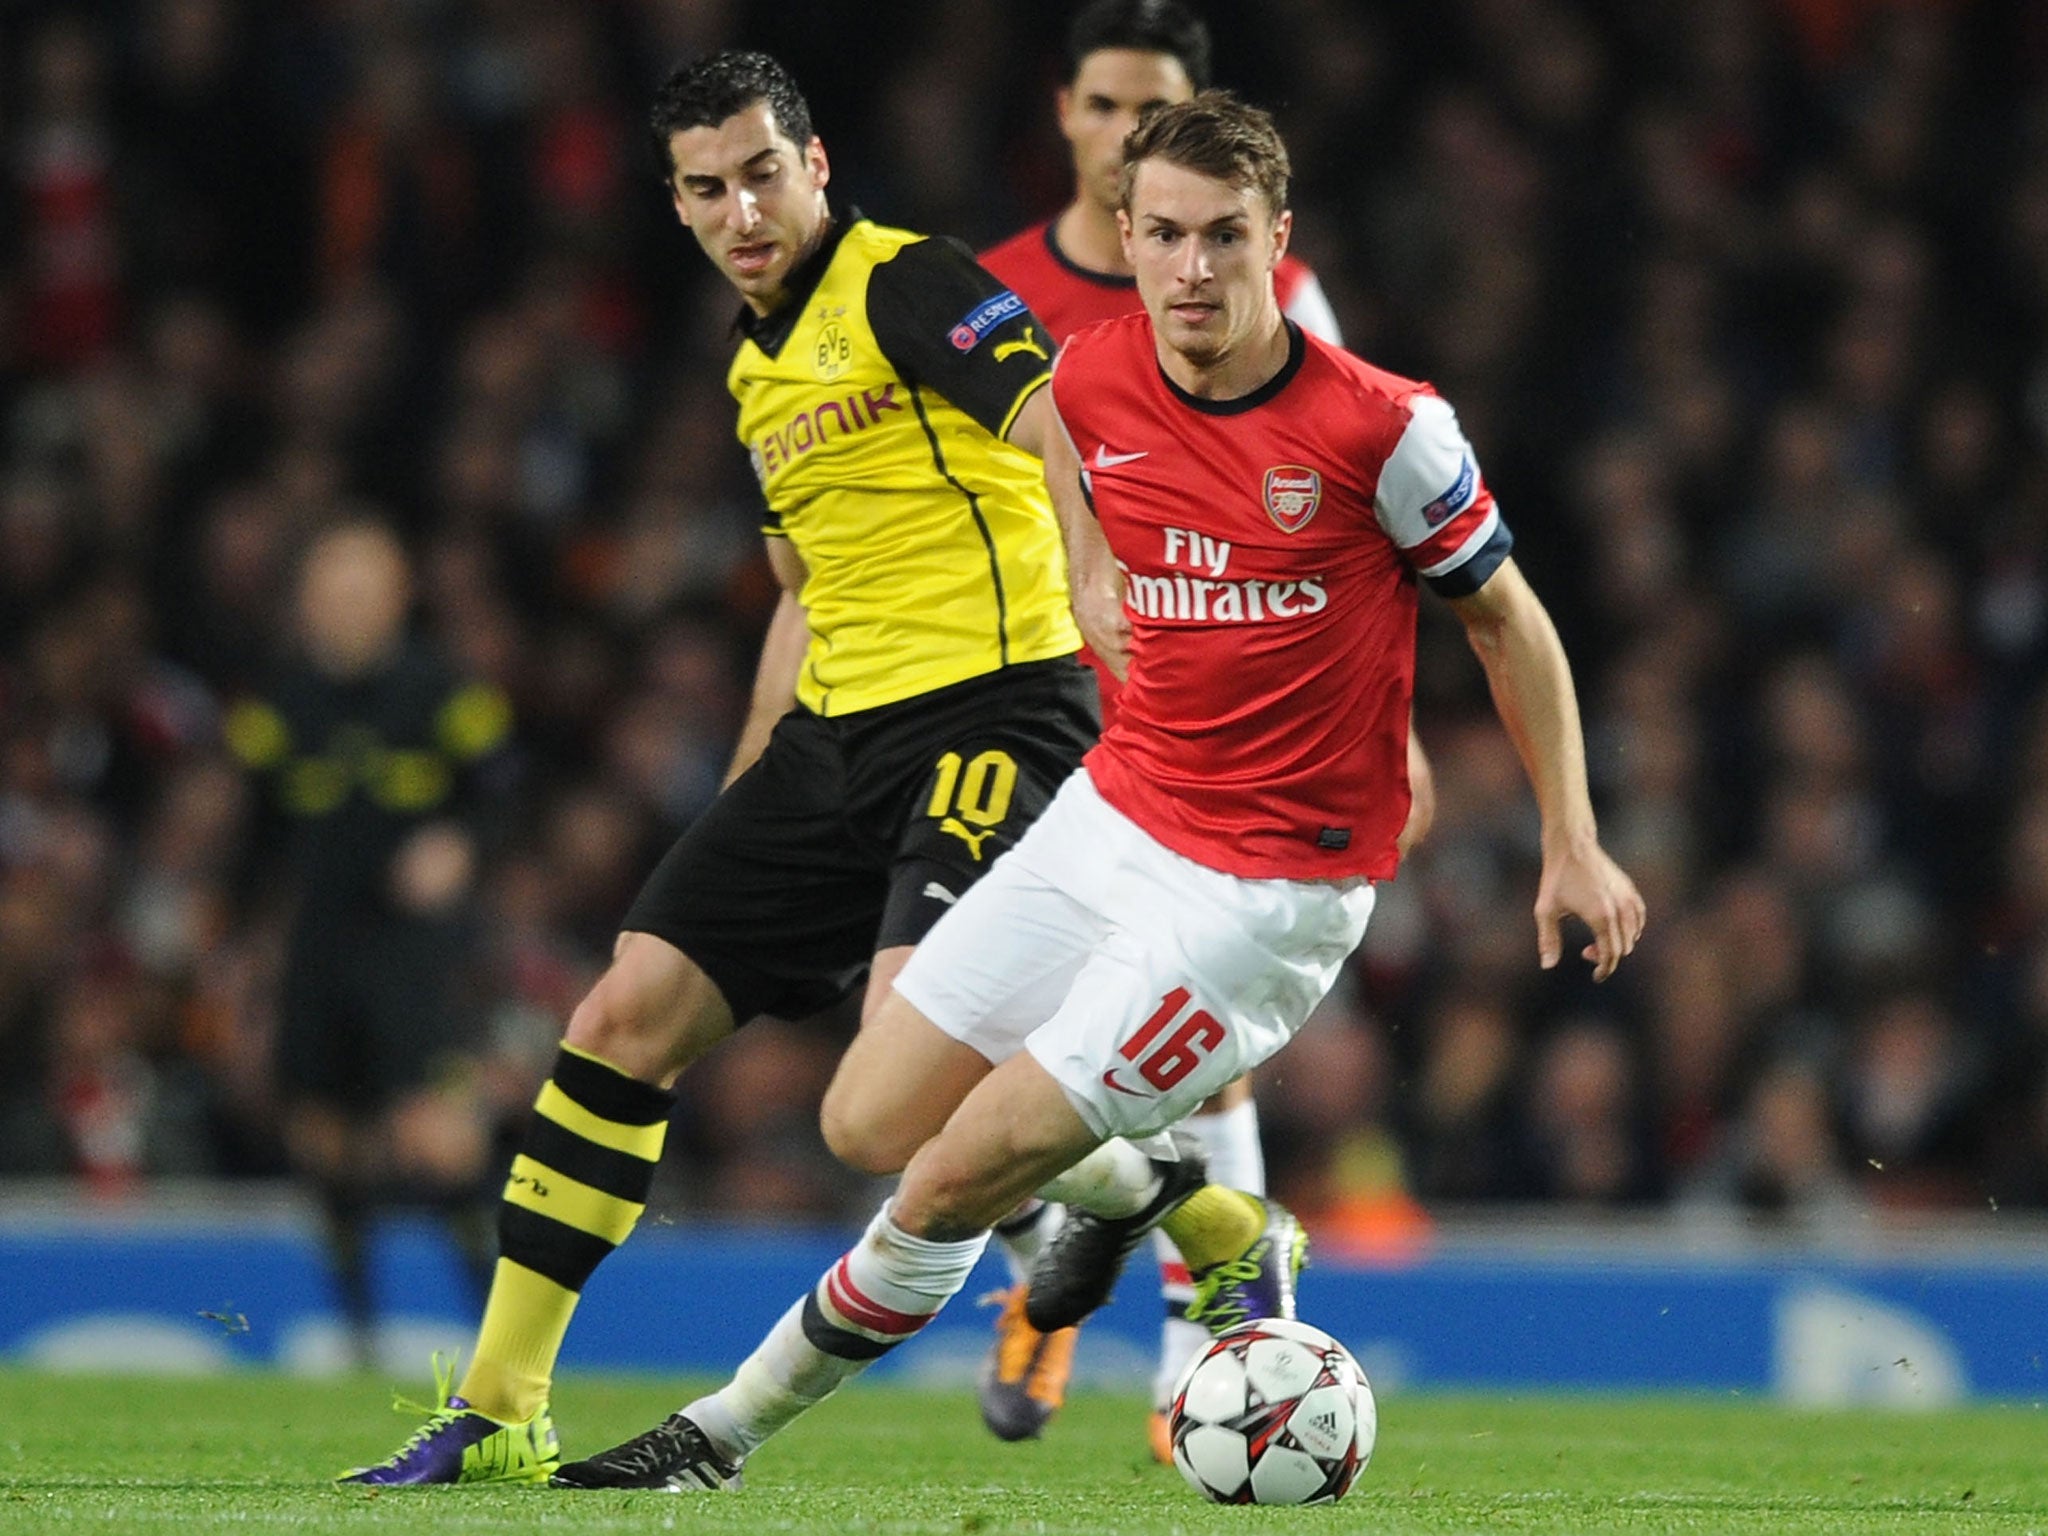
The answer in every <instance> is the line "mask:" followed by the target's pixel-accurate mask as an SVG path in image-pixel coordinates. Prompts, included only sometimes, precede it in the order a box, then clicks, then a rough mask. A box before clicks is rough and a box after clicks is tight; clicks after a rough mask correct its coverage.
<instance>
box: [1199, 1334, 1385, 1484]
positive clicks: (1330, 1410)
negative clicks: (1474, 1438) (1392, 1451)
mask: <svg viewBox="0 0 2048 1536" xmlns="http://www.w3.org/2000/svg"><path fill="white" fill-rule="evenodd" d="M1167 1417H1168V1422H1169V1423H1170V1424H1171V1426H1172V1429H1173V1464H1174V1465H1175V1466H1177V1467H1179V1468H1180V1470H1181V1475H1182V1476H1183V1477H1185V1478H1186V1479H1187V1480H1188V1481H1189V1482H1190V1483H1192V1484H1193V1485H1194V1486H1195V1487H1196V1488H1197V1489H1199V1490H1200V1491H1201V1492H1202V1493H1203V1494H1204V1495H1206V1496H1207V1497H1209V1498H1211V1499H1214V1500H1215V1501H1216V1502H1217V1503H1219V1504H1327V1503H1329V1502H1330V1501H1331V1500H1333V1499H1341V1498H1343V1497H1344V1495H1345V1493H1346V1492H1347V1491H1349V1489H1350V1487H1351V1485H1352V1483H1353V1482H1355V1481H1357V1478H1358V1474H1359V1473H1360V1472H1362V1471H1364V1470H1365V1464H1366V1463H1367V1462H1368V1461H1370V1460H1371V1459H1372V1446H1373V1440H1374V1438H1375V1436H1376V1435H1377V1434H1378V1432H1379V1409H1378V1407H1377V1405H1376V1404H1375V1403H1374V1402H1373V1396H1372V1385H1371V1383H1369V1382H1368V1381H1367V1380H1366V1379H1365V1372H1364V1371H1363V1370H1361V1369H1359V1365H1358V1362H1357V1361H1356V1360H1355V1359H1353V1358H1352V1355H1351V1351H1350V1350H1348V1349H1346V1348H1345V1347H1344V1346H1343V1345H1342V1344H1340V1343H1338V1342H1337V1341H1336V1340H1335V1339H1333V1338H1331V1337H1330V1336H1329V1335H1328V1334H1327V1333H1325V1332H1323V1330H1322V1329H1320V1328H1316V1327H1312V1326H1310V1325H1309V1324H1307V1323H1301V1322H1293V1321H1289V1320H1287V1319H1283V1318H1267V1319H1265V1320H1263V1321H1260V1322H1255V1323H1246V1324H1244V1325H1243V1326H1241V1327H1238V1328H1233V1329H1231V1330H1230V1332H1228V1333H1226V1334H1223V1335H1222V1336H1220V1337H1219V1338H1217V1339H1215V1340H1214V1341H1213V1342H1212V1343H1211V1344H1210V1345H1209V1347H1208V1348H1207V1349H1205V1350H1204V1351H1202V1353H1201V1354H1199V1355H1197V1356H1196V1357H1195V1360H1194V1363H1193V1364H1191V1365H1190V1366H1189V1367H1188V1368H1187V1370H1186V1372H1185V1373H1184V1374H1183V1375H1182V1376H1181V1379H1180V1383H1179V1385H1178V1386H1176V1387H1175V1388H1174V1393H1173V1402H1172V1405H1171V1406H1170V1407H1169V1409H1168V1411H1167Z"/></svg>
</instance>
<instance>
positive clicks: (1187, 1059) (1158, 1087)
mask: <svg viewBox="0 0 2048 1536" xmlns="http://www.w3.org/2000/svg"><path fill="white" fill-rule="evenodd" d="M1188 1003H1189V994H1188V989H1187V988H1186V987H1175V988H1174V989H1173V990H1172V991H1171V992H1169V993H1167V994H1166V996H1165V997H1163V998H1161V999H1160V1002H1159V1007H1158V1008H1157V1009H1156V1010H1154V1012H1153V1014H1152V1017H1151V1018H1149V1019H1147V1020H1146V1021H1145V1022H1144V1023H1143V1024H1141V1025H1139V1026H1138V1031H1137V1033H1136V1034H1134V1035H1132V1036H1131V1038H1130V1039H1128V1040H1126V1041H1125V1042H1124V1043H1123V1044H1122V1045H1120V1046H1118V1047H1117V1055H1119V1056H1121V1057H1123V1059H1124V1060H1125V1061H1127V1062H1129V1063H1130V1066H1129V1067H1128V1068H1125V1067H1111V1068H1109V1069H1108V1070H1107V1071H1106V1072H1104V1073H1103V1074H1102V1082H1103V1086H1104V1087H1107V1088H1112V1089H1114V1090H1115V1091H1116V1092H1118V1093H1127V1094H1129V1095H1130V1096H1131V1097H1132V1098H1148V1097H1150V1095H1149V1094H1147V1093H1146V1091H1145V1090H1144V1089H1143V1088H1138V1087H1134V1086H1132V1085H1131V1084H1130V1083H1129V1082H1127V1081H1126V1082H1120V1081H1118V1078H1119V1076H1120V1075H1121V1074H1123V1073H1125V1072H1126V1071H1129V1072H1135V1073H1136V1074H1137V1076H1138V1077H1140V1078H1142V1079H1144V1081H1145V1082H1147V1083H1149V1084H1151V1086H1152V1089H1153V1091H1154V1092H1156V1093H1165V1092H1167V1091H1168V1090H1169V1089H1171V1088H1173V1087H1174V1086H1175V1085H1176V1084H1178V1083H1179V1082H1180V1081H1181V1079H1182V1078H1184V1077H1186V1076H1187V1075H1188V1074H1189V1073H1190V1072H1192V1071H1194V1070H1195V1068H1197V1067H1199V1066H1200V1065H1201V1064H1202V1060H1203V1058H1204V1057H1206V1056H1207V1055H1208V1054H1209V1053H1210V1052H1211V1051H1213V1050H1215V1049H1216V1047H1217V1046H1219V1045H1221V1044H1222V1043H1223V1038H1224V1030H1223V1026H1222V1025H1221V1024H1219V1023H1217V1022H1216V1020H1215V1019H1214V1018H1213V1017H1212V1016H1211V1015H1210V1014H1209V1013H1208V1012H1207V1011H1205V1010H1203V1009H1201V1008H1194V1009H1190V1008H1189V1007H1188ZM1169 1031H1170V1032H1169ZM1162 1037H1163V1038H1162Z"/></svg>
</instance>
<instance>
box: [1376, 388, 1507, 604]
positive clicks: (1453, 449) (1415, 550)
mask: <svg viewBox="0 0 2048 1536" xmlns="http://www.w3.org/2000/svg"><path fill="white" fill-rule="evenodd" d="M1373 513H1374V515H1375V516H1376V517H1377V518H1378V519H1379V524H1380V527H1381V528H1383V529H1385V530H1386V533H1387V537H1388V538H1390V539H1392V540H1393V541H1394V543H1395V544H1396V545H1397V546H1398V547H1399V548H1400V550H1401V552H1402V554H1403V555H1405V556H1406V557H1407V559H1408V563H1409V564H1410V565H1412V566H1414V567H1415V572H1416V574H1417V575H1419V576H1420V577H1421V578H1422V579H1423V580H1424V581H1426V582H1428V583H1429V585H1430V589H1431V590H1432V591H1434V592H1436V593H1437V594H1438V595H1439V596H1442V597H1467V596H1469V595H1471V594H1472V593H1474V592H1477V591H1478V590H1479V589H1480V588H1481V587H1483V586H1485V585H1486V582H1487V578H1488V577H1490V576H1492V575H1493V573H1494V572H1495V571H1496V570H1498V569H1499V568H1500V565H1501V562H1503V561H1504V560H1506V559H1507V557H1508V555H1509V553H1510V552H1511V551H1512V550H1513V549H1514V547H1515V541H1514V536H1513V535H1512V534H1510V533H1509V532H1508V527H1507V524H1506V523H1504V522H1502V521H1501V516H1500V509H1499V508H1497V507H1496V506H1495V505H1494V503H1493V492H1492V491H1490V490H1488V489H1487V487H1486V482H1485V480H1484V479H1482V478H1481V477H1480V474H1479V462H1478V460H1477V459H1475V458H1474V457H1473V455H1472V445H1471V444H1470V443H1468V442H1466V441H1465V434H1464V433H1463V432H1462V431H1461V430H1459V427H1458V418H1457V415H1456V413H1455V412H1453V411H1452V410H1451V408H1450V406H1449V405H1447V404H1445V403H1444V401H1443V400H1442V399H1440V398H1439V397H1438V396H1436V395H1433V394H1415V395H1411V396H1410V397H1409V399H1408V424H1407V427H1406V428H1405V430H1403V432H1402V433H1401V437H1400V440H1399V441H1398V442H1397V443H1396V444H1395V445H1394V451H1393V452H1392V453H1391V454H1389V455H1388V456H1387V461H1386V464H1385V465H1384V466H1383V467H1382V468H1381V470H1380V479H1379V486H1378V488H1377V490H1376V491H1375V492H1374V494H1373Z"/></svg>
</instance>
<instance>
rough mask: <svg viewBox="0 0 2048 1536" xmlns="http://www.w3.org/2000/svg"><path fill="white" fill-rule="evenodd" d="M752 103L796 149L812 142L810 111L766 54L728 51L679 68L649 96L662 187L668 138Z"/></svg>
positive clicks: (669, 163)
mask: <svg viewBox="0 0 2048 1536" xmlns="http://www.w3.org/2000/svg"><path fill="white" fill-rule="evenodd" d="M757 101H765V102H767V103H768V110H769V111H770V112H772V113H774V115H775V126H776V127H778V128H780V129H781V130H782V131H783V132H784V133H785V134H787V135H788V136H789V140H790V142H791V143H793V144H795V145H796V146H797V148H799V149H801V148H803V146H804V145H806V144H808V143H810V142H811V107H810V103H809V102H807V101H805V100H804V93H803V92H802V91H800V90H798V89H797V86H796V81H795V79H794V78H793V77H792V76H791V75H790V73H789V71H788V70H786V69H784V68H783V67H782V65H781V64H780V63H779V62H778V61H777V60H775V59H772V58H770V57H769V56H768V55H767V54H765V53H753V52H749V51H747V50H745V49H739V48H728V49H726V50H725V51H724V52H722V53H713V54H708V55H706V56H705V57H704V58H701V59H696V60H693V61H692V62H690V63H688V64H681V65H678V66H677V67H676V68H675V69H673V70H671V71H670V72H669V77H668V78H667V79H666V80H664V81H662V83H661V89H660V90H659V91H657V92H655V95H654V110H653V111H652V112H650V113H649V114H648V116H647V126H648V129H649V131H650V132H652V133H653V135H654V159H655V163H656V164H657V165H659V166H661V167H662V178H663V180H664V181H666V180H667V179H669V178H670V177H672V176H674V175H675V171H676V167H675V161H674V160H673V159H671V158H670V156H669V152H668V141H669V136H670V135H671V134H676V133H681V132H682V131H683V130H684V129H685V128H716V127H717V126H718V125H719V124H720V123H722V122H724V121H725V120H726V119H727V118H728V117H731V116H732V115H733V114H734V113H735V112H744V111H745V110H746V109H747V108H748V107H751V106H752V105H753V104H754V103H755V102H757Z"/></svg>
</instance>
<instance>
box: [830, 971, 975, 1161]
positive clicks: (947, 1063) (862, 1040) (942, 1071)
mask: <svg viewBox="0 0 2048 1536" xmlns="http://www.w3.org/2000/svg"><path fill="white" fill-rule="evenodd" d="M908 958H909V951H908V950H902V949H897V950H884V951H883V952H882V954H881V955H878V956H876V962H877V980H878V981H881V980H882V973H883V972H884V971H887V972H889V973H890V975H891V976H892V977H893V974H894V972H895V971H896V970H897V969H899V968H900V965H899V964H896V963H892V962H900V961H901V960H907V959H908ZM871 995H872V1000H873V1005H872V1006H871V1007H870V1008H869V1009H868V1010H867V1011H866V1013H865V1015H864V1016H863V1017H862V1019H861V1026H860V1033H859V1034H858V1035H856V1036H855V1037H854V1041H853V1043H852V1044H851V1045H850V1046H848V1047H847V1050H846V1054H845V1056H843V1057H842V1058H841V1059H840V1062H839V1068H838V1070H837V1071H836V1072H835V1073H834V1074H833V1076H832V1082H831V1085H830V1086H829V1087H828V1088H827V1089H826V1090H825V1100H824V1104H823V1106H822V1107H821V1109H820V1112H819V1120H820V1124H821V1125H822V1127H823V1129H824V1133H825V1143H826V1145H827V1146H829V1147H830V1148H831V1149H832V1152H833V1154H834V1155H835V1156H836V1157H838V1158H839V1159H840V1160H841V1161H842V1162H845V1163H848V1164H850V1165H852V1166H853V1167H855V1168H859V1169H861V1170H862V1171H863V1172H866V1173H878V1174H880V1173H897V1172H900V1171H901V1170H902V1168H903V1165H904V1164H905V1163H907V1162H908V1161H909V1160H910V1157H911V1154H913V1153H914V1152H916V1151H917V1149H918V1148H919V1147H921V1146H923V1145H924V1143H925V1142H926V1141H928V1140H930V1139H931V1138H932V1137H933V1136H934V1135H936V1134H937V1133H938V1131H939V1128H940V1127H941V1126H943V1125H944V1124H945V1123H946V1118H947V1116H949V1115H950V1114H951V1113H952V1112H953V1109H954V1107H955V1106H956V1105H958V1104H959V1103H960V1101H961V1100H962V1099H963V1098H965V1097H966V1096H967V1094H968V1093H969V1092H970V1091H971V1090H972V1089H973V1088H974V1086H975V1084H977V1083H979V1082H980V1081H981V1080H982V1078H984V1077H986V1076H987V1075H988V1070H989V1063H988V1058H987V1057H985V1056H983V1055H982V1054H981V1053H980V1052H979V1051H977V1050H975V1049H974V1048H973V1047H972V1046H969V1045H966V1044H963V1043H962V1042H961V1041H959V1040H956V1039H954V1038H953V1037H952V1036H951V1035H949V1034H947V1033H946V1032H945V1031H943V1030H941V1029H940V1028H939V1027H938V1026H937V1025H936V1024H934V1023H933V1022H932V1021H931V1020H930V1019H928V1018H926V1017H925V1016H924V1015H923V1014H922V1013H920V1012H918V1010H917V1009H916V1008H915V1007H913V1006H912V1005H911V1004H910V1002H909V1001H907V1000H906V999H905V998H904V997H903V995H902V994H901V993H899V992H897V991H896V990H895V989H894V987H893V986H889V985H886V984H884V985H883V986H882V988H881V989H880V991H879V992H878V993H876V994H871Z"/></svg>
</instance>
